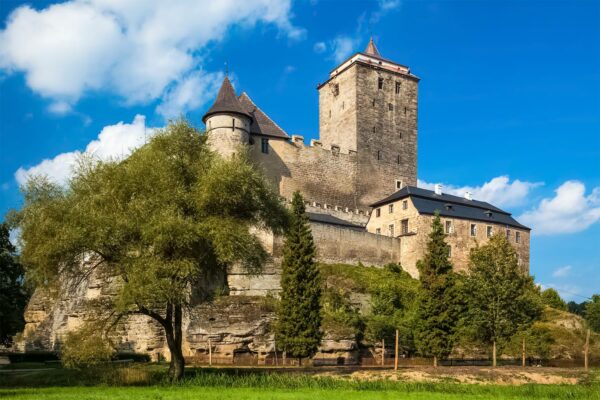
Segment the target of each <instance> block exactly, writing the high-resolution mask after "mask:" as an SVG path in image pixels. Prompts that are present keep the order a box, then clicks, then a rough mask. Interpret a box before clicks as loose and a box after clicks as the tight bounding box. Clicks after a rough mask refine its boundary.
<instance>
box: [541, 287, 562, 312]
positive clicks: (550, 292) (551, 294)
mask: <svg viewBox="0 0 600 400" xmlns="http://www.w3.org/2000/svg"><path fill="white" fill-rule="evenodd" d="M542 302H543V303H544V304H545V305H547V306H548V307H552V308H556V309H557V310H563V311H566V310H567V304H566V303H565V301H564V300H563V299H561V297H560V295H559V294H558V292H557V291H556V290H554V289H552V288H548V289H546V290H544V291H542Z"/></svg>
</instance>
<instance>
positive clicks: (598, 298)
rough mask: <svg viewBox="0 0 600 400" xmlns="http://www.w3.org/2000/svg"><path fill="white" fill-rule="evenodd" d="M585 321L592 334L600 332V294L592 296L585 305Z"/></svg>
mask: <svg viewBox="0 0 600 400" xmlns="http://www.w3.org/2000/svg"><path fill="white" fill-rule="evenodd" d="M585 319H586V321H587V322H588V324H589V325H590V328H591V329H592V330H593V331H594V332H600V294H595V295H593V296H592V301H589V302H587V304H586V305H585Z"/></svg>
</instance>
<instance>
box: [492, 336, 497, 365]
mask: <svg viewBox="0 0 600 400" xmlns="http://www.w3.org/2000/svg"><path fill="white" fill-rule="evenodd" d="M495 366H496V341H495V340H494V342H493V344H492V367H495Z"/></svg>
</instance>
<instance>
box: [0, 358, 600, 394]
mask: <svg viewBox="0 0 600 400" xmlns="http://www.w3.org/2000/svg"><path fill="white" fill-rule="evenodd" d="M597 376H598V371H595V372H594V373H593V374H591V375H590V377H589V378H588V379H584V380H582V382H581V383H579V384H576V385H540V384H526V385H522V386H508V385H493V384H487V385H480V384H461V383H455V382H448V383H445V382H442V383H429V382H420V383H419V382H405V381H391V380H355V379H349V378H347V377H346V378H344V379H340V378H336V377H322V376H320V377H316V376H312V375H311V374H306V373H301V372H298V371H296V372H283V373H282V372H269V371H265V370H262V371H261V370H256V369H254V370H253V369H248V370H242V369H190V371H189V372H188V374H187V376H186V378H185V380H184V381H182V382H179V383H177V384H170V383H168V382H167V381H166V380H165V370H164V367H163V366H155V365H154V366H152V365H151V366H138V367H129V368H116V369H115V368H113V369H104V370H84V371H69V370H64V369H62V368H52V369H46V368H43V369H39V370H38V369H35V368H29V369H26V370H23V371H10V372H6V370H5V371H0V399H57V400H58V399H61V400H62V399H65V400H69V399H73V400H87V399H154V400H161V399H165V400H166V399H203V400H204V399H206V400H212V399H248V400H250V399H290V400H291V399H310V400H318V399H326V400H338V399H340V400H354V399H552V400H559V399H592V400H593V399H598V400H600V384H599V383H598V382H597V379H596V377H597Z"/></svg>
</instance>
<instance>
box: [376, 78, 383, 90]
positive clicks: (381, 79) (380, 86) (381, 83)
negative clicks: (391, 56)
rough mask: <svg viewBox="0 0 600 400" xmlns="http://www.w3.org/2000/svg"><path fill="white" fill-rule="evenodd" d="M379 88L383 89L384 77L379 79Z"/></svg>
mask: <svg viewBox="0 0 600 400" xmlns="http://www.w3.org/2000/svg"><path fill="white" fill-rule="evenodd" d="M377 89H379V90H383V78H379V79H378V80H377Z"/></svg>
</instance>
